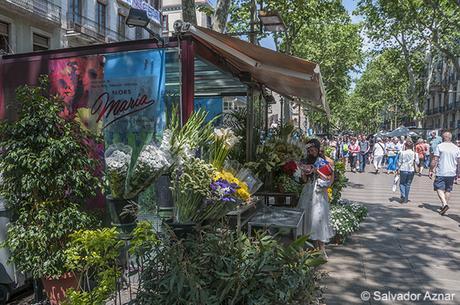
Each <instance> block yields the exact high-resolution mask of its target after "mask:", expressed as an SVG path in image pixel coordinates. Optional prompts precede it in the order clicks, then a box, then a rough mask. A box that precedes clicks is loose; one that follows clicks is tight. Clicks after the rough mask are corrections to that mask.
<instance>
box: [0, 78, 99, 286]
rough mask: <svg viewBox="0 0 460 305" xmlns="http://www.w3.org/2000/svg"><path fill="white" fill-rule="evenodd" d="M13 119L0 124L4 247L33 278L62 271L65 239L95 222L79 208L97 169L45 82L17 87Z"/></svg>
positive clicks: (83, 137)
mask: <svg viewBox="0 0 460 305" xmlns="http://www.w3.org/2000/svg"><path fill="white" fill-rule="evenodd" d="M16 97H17V101H18V102H19V103H20V104H21V110H20V112H19V118H18V120H16V121H14V122H1V123H0V147H1V148H2V149H3V153H2V155H1V158H0V171H1V172H2V176H3V183H1V184H0V196H3V197H4V198H5V200H6V202H7V207H8V208H9V209H10V210H11V212H12V214H13V219H14V221H13V222H12V223H11V225H10V227H9V229H8V238H7V240H6V244H5V246H7V247H9V248H10V250H11V260H12V261H13V262H14V263H15V264H16V266H17V268H18V269H19V270H21V271H23V272H30V273H32V275H33V276H34V277H37V278H39V277H44V276H59V275H62V274H63V273H65V272H66V271H67V269H66V267H65V266H66V264H65V263H66V259H67V258H66V255H65V253H64V250H65V247H66V243H67V241H68V236H69V234H71V233H72V232H74V231H75V230H80V229H85V228H88V227H89V226H91V225H93V224H94V223H95V221H94V219H92V218H91V217H90V216H89V215H88V214H87V213H85V212H83V211H82V209H81V206H82V205H83V204H85V203H86V200H87V199H89V198H91V197H92V196H94V195H95V194H96V191H97V190H98V188H99V186H100V180H99V178H98V177H97V175H98V172H99V170H100V168H99V166H100V164H99V162H98V160H95V159H93V158H92V157H91V156H92V155H94V152H93V151H92V149H94V147H92V146H91V145H90V143H91V142H94V143H95V142H96V141H95V139H94V138H93V137H91V135H90V134H88V132H87V131H85V130H84V129H82V128H81V126H80V125H79V124H78V123H77V122H76V121H74V120H73V118H72V117H69V116H66V115H65V113H66V112H65V106H64V103H63V101H61V100H60V99H59V98H57V97H54V96H49V95H48V80H47V78H46V77H42V78H40V81H39V86H37V87H31V86H22V87H19V88H18V89H17V95H16Z"/></svg>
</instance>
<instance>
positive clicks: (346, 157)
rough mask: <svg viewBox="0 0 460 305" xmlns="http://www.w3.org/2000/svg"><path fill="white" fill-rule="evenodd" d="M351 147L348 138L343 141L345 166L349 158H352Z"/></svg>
mask: <svg viewBox="0 0 460 305" xmlns="http://www.w3.org/2000/svg"><path fill="white" fill-rule="evenodd" d="M349 145H350V142H349V140H348V137H347V138H345V139H344V140H343V143H342V162H343V164H345V165H346V164H347V162H346V161H347V160H349V158H350V154H349V151H348V147H349Z"/></svg>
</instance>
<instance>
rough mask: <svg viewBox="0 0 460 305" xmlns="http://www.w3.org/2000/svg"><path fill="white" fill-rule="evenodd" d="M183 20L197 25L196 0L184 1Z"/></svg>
mask: <svg viewBox="0 0 460 305" xmlns="http://www.w3.org/2000/svg"><path fill="white" fill-rule="evenodd" d="M182 20H183V21H185V22H190V23H191V24H193V25H197V22H196V7H195V0H182Z"/></svg>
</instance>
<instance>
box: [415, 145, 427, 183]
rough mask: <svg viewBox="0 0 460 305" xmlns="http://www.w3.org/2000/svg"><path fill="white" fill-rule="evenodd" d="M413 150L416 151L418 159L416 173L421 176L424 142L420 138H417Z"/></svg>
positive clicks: (423, 161) (423, 160)
mask: <svg viewBox="0 0 460 305" xmlns="http://www.w3.org/2000/svg"><path fill="white" fill-rule="evenodd" d="M415 152H416V153H417V155H418V159H419V161H420V163H419V166H418V175H419V176H421V175H422V173H423V165H424V164H425V143H424V142H423V139H422V138H420V139H418V141H417V145H415Z"/></svg>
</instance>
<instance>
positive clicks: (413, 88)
mask: <svg viewBox="0 0 460 305" xmlns="http://www.w3.org/2000/svg"><path fill="white" fill-rule="evenodd" d="M397 40H398V42H399V43H400V45H401V48H402V51H403V54H404V61H405V63H406V69H407V74H408V76H409V88H410V97H411V99H412V103H413V105H414V110H415V113H416V115H415V123H416V125H417V127H418V128H422V120H421V119H420V100H419V96H418V94H417V80H416V78H415V71H414V67H413V66H412V62H411V58H410V54H409V50H408V49H407V45H406V39H405V38H404V34H403V35H401V40H399V39H397Z"/></svg>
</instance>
